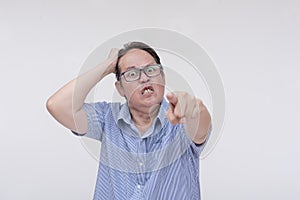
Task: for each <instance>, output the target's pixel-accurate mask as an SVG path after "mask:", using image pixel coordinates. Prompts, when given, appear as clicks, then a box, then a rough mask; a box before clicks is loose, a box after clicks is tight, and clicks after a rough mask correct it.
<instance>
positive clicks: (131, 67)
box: [125, 61, 157, 71]
mask: <svg viewBox="0 0 300 200" xmlns="http://www.w3.org/2000/svg"><path fill="white" fill-rule="evenodd" d="M156 64H157V63H155V61H154V63H153V62H151V63H149V64H147V65H144V66H141V68H144V67H147V66H149V65H156ZM129 69H140V68H139V67H137V66H130V67H127V69H126V70H125V71H127V70H129Z"/></svg>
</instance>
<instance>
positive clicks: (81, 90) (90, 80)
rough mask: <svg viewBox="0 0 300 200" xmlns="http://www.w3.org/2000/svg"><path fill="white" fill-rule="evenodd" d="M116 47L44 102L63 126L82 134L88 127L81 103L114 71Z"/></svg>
mask: <svg viewBox="0 0 300 200" xmlns="http://www.w3.org/2000/svg"><path fill="white" fill-rule="evenodd" d="M117 55H118V49H112V50H111V52H110V54H109V56H108V58H107V59H106V60H105V61H104V62H102V63H101V64H99V65H98V66H96V67H94V68H93V69H91V70H90V71H88V72H86V73H84V74H82V75H80V76H78V77H77V78H75V79H73V80H71V81H70V82H68V83H67V84H66V85H64V86H63V87H62V88H60V89H59V90H58V91H57V92H55V93H54V94H53V95H52V96H51V97H50V98H49V99H48V100H47V103H46V106H47V109H48V111H49V113H50V114H51V115H52V116H53V117H54V118H55V119H56V120H57V121H58V122H59V123H61V124H62V125H63V126H65V127H66V128H68V129H70V130H73V131H75V132H76V133H78V134H84V133H86V132H87V129H88V122H87V115H86V113H85V111H84V110H83V108H82V107H83V103H84V100H85V98H86V96H87V95H88V93H89V91H90V90H91V89H92V88H93V87H94V86H95V85H96V84H97V83H98V82H99V81H101V80H102V79H103V78H104V77H105V76H107V75H108V74H111V73H115V65H116V59H117Z"/></svg>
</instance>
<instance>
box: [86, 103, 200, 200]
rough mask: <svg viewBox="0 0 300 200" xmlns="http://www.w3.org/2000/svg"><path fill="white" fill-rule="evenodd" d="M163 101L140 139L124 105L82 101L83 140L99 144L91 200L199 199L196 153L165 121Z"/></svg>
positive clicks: (181, 129) (176, 128) (179, 129)
mask: <svg viewBox="0 0 300 200" xmlns="http://www.w3.org/2000/svg"><path fill="white" fill-rule="evenodd" d="M168 106H169V104H168V103H167V102H166V100H165V99H164V100H163V101H162V103H161V106H160V110H159V113H158V116H157V118H156V119H155V120H154V121H153V122H152V125H151V127H150V128H149V129H148V130H147V132H146V133H145V134H144V135H143V136H141V134H140V133H139V131H138V129H137V128H136V126H135V125H134V123H133V121H132V119H131V115H130V111H129V108H128V105H127V103H125V104H120V103H106V102H97V103H85V104H84V109H85V111H86V113H87V117H88V131H87V133H86V134H85V136H86V137H90V138H93V139H96V140H99V141H101V155H100V163H99V169H98V176H97V182H96V187H95V193H94V200H98V199H99V200H100V199H101V200H127V199H128V200H141V199H147V200H148V199H150V200H152V199H153V200H159V199H162V200H169V199H170V200H176V199H178V200H185V199H186V200H194V199H195V200H199V199H200V182H199V161H200V160H199V154H200V152H201V151H202V150H203V147H204V144H201V145H196V144H195V143H194V142H192V141H191V140H190V139H189V137H188V136H187V134H186V132H185V129H184V126H183V125H182V124H178V125H172V124H170V122H169V121H168V120H167V118H166V117H165V113H166V110H167V109H168Z"/></svg>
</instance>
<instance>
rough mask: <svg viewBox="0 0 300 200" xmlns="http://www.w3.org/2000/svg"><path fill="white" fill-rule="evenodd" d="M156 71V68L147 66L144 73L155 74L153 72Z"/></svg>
mask: <svg viewBox="0 0 300 200" xmlns="http://www.w3.org/2000/svg"><path fill="white" fill-rule="evenodd" d="M156 70H157V66H155V65H154V66H148V67H147V68H146V70H145V71H146V73H147V74H153V73H155V71H156Z"/></svg>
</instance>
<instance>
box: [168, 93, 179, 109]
mask: <svg viewBox="0 0 300 200" xmlns="http://www.w3.org/2000/svg"><path fill="white" fill-rule="evenodd" d="M166 97H167V99H168V101H169V103H170V104H172V105H173V106H175V105H176V104H177V102H178V98H177V96H176V95H175V94H174V93H173V92H170V93H168V94H167V95H166Z"/></svg>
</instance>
